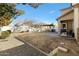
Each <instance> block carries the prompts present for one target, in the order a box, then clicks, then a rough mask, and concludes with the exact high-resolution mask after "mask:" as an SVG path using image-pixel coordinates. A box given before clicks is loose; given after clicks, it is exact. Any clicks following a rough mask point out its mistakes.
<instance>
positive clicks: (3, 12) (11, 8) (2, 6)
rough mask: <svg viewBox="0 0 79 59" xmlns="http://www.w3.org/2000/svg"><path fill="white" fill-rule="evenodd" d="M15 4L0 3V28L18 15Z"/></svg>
mask: <svg viewBox="0 0 79 59" xmlns="http://www.w3.org/2000/svg"><path fill="white" fill-rule="evenodd" d="M15 6H16V4H9V3H0V26H6V25H8V24H10V23H11V21H10V20H11V18H12V17H14V16H16V15H20V14H21V13H20V12H18V11H19V10H16V8H15Z"/></svg>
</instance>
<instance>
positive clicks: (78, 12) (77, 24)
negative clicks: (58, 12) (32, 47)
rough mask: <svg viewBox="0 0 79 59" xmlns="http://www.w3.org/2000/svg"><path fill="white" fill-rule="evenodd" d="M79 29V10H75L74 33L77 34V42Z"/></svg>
mask: <svg viewBox="0 0 79 59" xmlns="http://www.w3.org/2000/svg"><path fill="white" fill-rule="evenodd" d="M78 28H79V8H74V32H75V38H76V40H77V41H79V40H78V37H77V36H78V34H77V33H78V31H77V29H78Z"/></svg>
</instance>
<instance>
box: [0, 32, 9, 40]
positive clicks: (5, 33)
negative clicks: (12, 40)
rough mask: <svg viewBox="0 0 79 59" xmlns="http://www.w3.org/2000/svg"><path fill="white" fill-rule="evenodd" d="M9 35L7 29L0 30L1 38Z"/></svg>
mask: <svg viewBox="0 0 79 59" xmlns="http://www.w3.org/2000/svg"><path fill="white" fill-rule="evenodd" d="M9 35H10V32H9V31H3V32H1V36H0V38H1V39H5V38H6V37H8V36H9Z"/></svg>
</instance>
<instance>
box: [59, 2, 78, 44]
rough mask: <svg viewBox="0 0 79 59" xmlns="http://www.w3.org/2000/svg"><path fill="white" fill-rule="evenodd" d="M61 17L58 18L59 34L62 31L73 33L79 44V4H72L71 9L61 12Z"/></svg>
mask: <svg viewBox="0 0 79 59" xmlns="http://www.w3.org/2000/svg"><path fill="white" fill-rule="evenodd" d="M61 14H62V15H61V16H60V17H58V18H57V21H58V28H59V33H61V30H62V29H64V31H66V32H68V31H71V30H72V31H73V33H74V38H75V39H76V41H77V42H78V43H79V3H72V6H71V7H68V8H65V9H62V10H61Z"/></svg>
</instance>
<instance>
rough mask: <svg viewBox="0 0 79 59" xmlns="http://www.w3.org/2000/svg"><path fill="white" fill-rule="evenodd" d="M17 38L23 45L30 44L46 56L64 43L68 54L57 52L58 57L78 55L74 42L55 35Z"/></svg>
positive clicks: (33, 34) (32, 34)
mask: <svg viewBox="0 0 79 59" xmlns="http://www.w3.org/2000/svg"><path fill="white" fill-rule="evenodd" d="M17 38H18V39H20V40H22V41H23V42H25V43H26V42H28V43H30V44H32V45H33V46H35V47H37V48H39V49H40V50H42V51H44V52H45V53H47V54H49V53H50V52H51V51H52V50H54V49H55V48H57V47H58V46H60V43H64V44H65V45H64V46H65V47H66V48H67V49H69V52H67V53H64V52H60V51H59V52H60V53H58V55H79V47H78V45H77V44H76V42H75V41H74V40H70V39H67V38H65V37H60V36H58V35H57V34H56V33H50V32H47V33H44V32H43V33H24V34H22V35H19V36H17Z"/></svg>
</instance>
